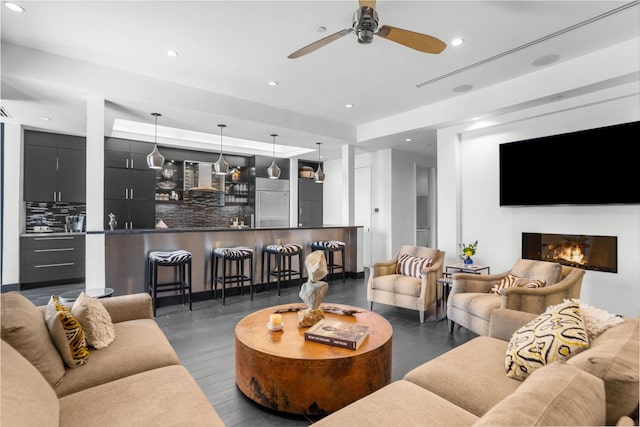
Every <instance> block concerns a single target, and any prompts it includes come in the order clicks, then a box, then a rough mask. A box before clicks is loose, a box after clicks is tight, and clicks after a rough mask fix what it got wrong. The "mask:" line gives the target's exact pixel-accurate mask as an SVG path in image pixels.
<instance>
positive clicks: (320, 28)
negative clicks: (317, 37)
mask: <svg viewBox="0 0 640 427" xmlns="http://www.w3.org/2000/svg"><path fill="white" fill-rule="evenodd" d="M325 31H327V27H323V26H322V25H321V26H319V27H318V32H319V33H324V32H325Z"/></svg>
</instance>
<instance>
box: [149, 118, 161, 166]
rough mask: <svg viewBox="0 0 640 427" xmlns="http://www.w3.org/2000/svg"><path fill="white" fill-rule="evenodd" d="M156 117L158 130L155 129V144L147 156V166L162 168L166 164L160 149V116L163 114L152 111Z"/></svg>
mask: <svg viewBox="0 0 640 427" xmlns="http://www.w3.org/2000/svg"><path fill="white" fill-rule="evenodd" d="M151 115H152V116H154V117H155V118H156V131H155V139H154V142H155V146H154V147H153V151H152V152H151V153H150V154H149V155H148V156H147V166H149V167H150V168H151V169H162V165H163V164H164V156H163V155H162V154H160V152H159V151H158V117H160V116H162V114H160V113H151Z"/></svg>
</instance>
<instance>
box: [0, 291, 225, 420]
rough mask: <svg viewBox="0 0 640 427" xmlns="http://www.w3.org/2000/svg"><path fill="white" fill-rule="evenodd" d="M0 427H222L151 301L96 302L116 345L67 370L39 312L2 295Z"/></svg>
mask: <svg viewBox="0 0 640 427" xmlns="http://www.w3.org/2000/svg"><path fill="white" fill-rule="evenodd" d="M0 298H1V301H2V325H1V327H2V352H1V357H2V358H1V374H0V381H1V387H0V388H1V399H2V400H1V406H0V408H2V409H1V412H0V425H2V426H7V427H9V426H39V427H44V426H72V425H74V426H75V425H83V426H96V427H98V426H100V427H102V426H185V425H197V426H224V423H223V422H222V420H221V419H220V417H219V416H218V414H217V413H216V411H215V410H214V408H213V407H212V406H211V404H210V403H209V401H208V399H207V397H206V396H205V394H204V393H203V392H202V390H201V389H200V387H199V386H198V384H197V383H196V382H195V380H194V379H193V377H192V376H191V375H190V374H189V372H188V371H187V370H186V368H185V367H184V366H182V365H181V364H180V360H179V359H178V356H177V354H176V353H175V351H174V350H173V348H172V347H171V344H170V343H169V341H168V340H167V338H166V337H165V335H164V334H163V332H162V330H161V329H160V327H159V326H158V324H157V323H156V322H155V320H153V317H152V306H151V297H150V296H149V295H148V294H145V293H142V294H135V295H126V296H117V297H112V298H105V299H101V300H100V301H101V302H103V304H104V307H105V308H106V309H107V311H108V312H109V315H110V316H111V320H112V321H113V324H114V329H115V340H114V341H113V342H112V343H111V344H110V345H108V346H107V347H106V348H102V349H100V350H97V349H94V348H89V356H88V359H87V362H86V364H84V365H82V366H78V367H75V368H68V367H66V366H65V364H64V363H63V361H62V358H61V357H60V354H59V353H58V351H57V349H56V348H55V346H54V344H53V342H52V340H51V338H50V335H49V331H48V328H47V325H46V323H45V320H44V307H36V306H35V305H33V304H32V303H31V302H30V301H29V300H27V299H26V298H24V297H23V296H22V295H20V294H18V293H16V292H9V293H6V294H2V296H1V297H0Z"/></svg>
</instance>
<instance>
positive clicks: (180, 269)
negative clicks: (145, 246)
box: [147, 249, 192, 317]
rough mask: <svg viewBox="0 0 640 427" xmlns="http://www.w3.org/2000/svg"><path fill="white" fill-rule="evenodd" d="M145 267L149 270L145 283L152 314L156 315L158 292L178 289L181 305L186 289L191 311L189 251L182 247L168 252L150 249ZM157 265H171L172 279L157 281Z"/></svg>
mask: <svg viewBox="0 0 640 427" xmlns="http://www.w3.org/2000/svg"><path fill="white" fill-rule="evenodd" d="M147 267H148V272H149V276H148V277H149V280H148V282H147V285H148V289H149V293H150V294H151V300H152V302H153V316H154V317H155V316H156V307H157V306H158V294H159V293H162V292H170V291H180V292H181V294H182V305H184V300H185V294H186V293H187V291H188V293H189V311H191V308H192V306H191V252H189V251H185V250H183V249H178V250H175V251H168V252H165V251H151V252H149V255H148V256H147ZM158 267H172V268H173V270H174V281H173V282H169V283H158Z"/></svg>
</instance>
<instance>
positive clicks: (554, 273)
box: [510, 259, 562, 286]
mask: <svg viewBox="0 0 640 427" xmlns="http://www.w3.org/2000/svg"><path fill="white" fill-rule="evenodd" d="M510 273H511V274H513V275H514V276H517V277H525V278H527V279H537V280H544V282H545V283H546V286H551V285H553V284H555V283H557V282H558V281H560V278H561V277H562V265H561V264H559V263H557V262H548V261H536V260H531V259H519V260H517V261H516V263H515V264H514V265H513V268H512V269H511V271H510Z"/></svg>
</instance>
